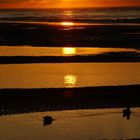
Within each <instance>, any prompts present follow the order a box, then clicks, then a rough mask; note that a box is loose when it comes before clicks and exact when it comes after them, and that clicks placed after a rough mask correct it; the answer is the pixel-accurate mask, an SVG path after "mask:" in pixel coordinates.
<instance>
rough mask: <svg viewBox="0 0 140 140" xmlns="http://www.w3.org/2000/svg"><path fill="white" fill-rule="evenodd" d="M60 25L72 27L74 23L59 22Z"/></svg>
mask: <svg viewBox="0 0 140 140" xmlns="http://www.w3.org/2000/svg"><path fill="white" fill-rule="evenodd" d="M61 25H62V26H73V25H74V23H73V22H68V21H65V22H61Z"/></svg>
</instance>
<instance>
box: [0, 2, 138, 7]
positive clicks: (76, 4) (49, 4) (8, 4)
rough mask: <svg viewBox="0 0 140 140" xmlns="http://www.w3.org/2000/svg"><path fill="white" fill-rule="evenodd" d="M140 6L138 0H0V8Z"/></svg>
mask: <svg viewBox="0 0 140 140" xmlns="http://www.w3.org/2000/svg"><path fill="white" fill-rule="evenodd" d="M116 6H140V0H0V8H72V7H116Z"/></svg>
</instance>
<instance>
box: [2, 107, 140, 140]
mask: <svg viewBox="0 0 140 140" xmlns="http://www.w3.org/2000/svg"><path fill="white" fill-rule="evenodd" d="M131 110H132V115H131V118H130V120H127V119H126V118H123V117H122V109H121V108H120V109H117V108H116V109H89V110H71V111H70V110H67V111H54V112H43V113H29V114H21V115H11V116H1V117H0V124H1V125H0V139H1V140H19V139H20V140H27V139H30V140H39V139H41V140H46V139H48V140H66V139H67V140H89V139H90V140H92V139H134V138H137V139H138V138H140V133H139V130H140V125H139V124H140V108H132V109H131ZM46 115H50V116H52V117H53V118H54V119H55V121H53V122H52V124H51V125H47V126H43V117H44V116H46Z"/></svg>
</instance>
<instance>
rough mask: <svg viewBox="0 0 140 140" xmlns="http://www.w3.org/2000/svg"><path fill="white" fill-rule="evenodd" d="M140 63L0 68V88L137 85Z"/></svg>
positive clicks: (30, 65)
mask: <svg viewBox="0 0 140 140" xmlns="http://www.w3.org/2000/svg"><path fill="white" fill-rule="evenodd" d="M139 75H140V63H61V64H60V63H55V64H13V65H9V64H8V65H2V64H1V65H0V79H1V80H0V88H50V87H85V86H111V85H131V84H140V78H139Z"/></svg>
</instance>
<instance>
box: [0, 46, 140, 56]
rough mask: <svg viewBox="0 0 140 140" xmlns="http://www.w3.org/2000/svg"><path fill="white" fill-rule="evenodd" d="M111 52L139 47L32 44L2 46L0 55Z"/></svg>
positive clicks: (56, 54)
mask: <svg viewBox="0 0 140 140" xmlns="http://www.w3.org/2000/svg"><path fill="white" fill-rule="evenodd" d="M109 52H118V53H119V52H137V53H140V51H139V50H137V49H127V48H98V47H94V48H92V47H85V48H80V47H32V46H22V47H21V46H12V47H9V46H1V47H0V56H68V55H71V56H74V55H96V54H102V53H109Z"/></svg>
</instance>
